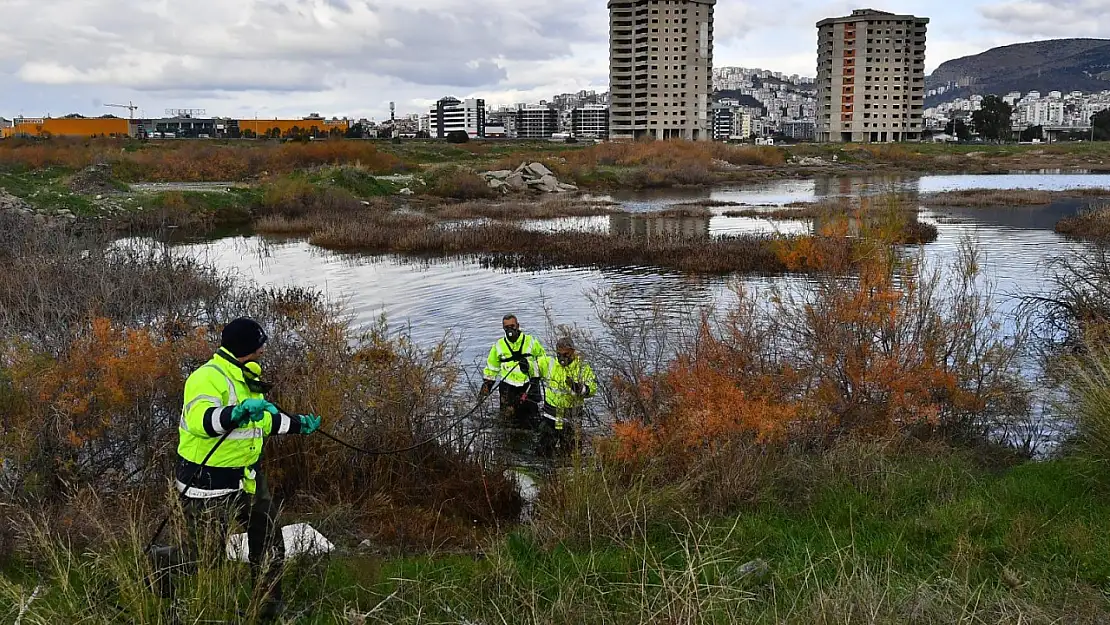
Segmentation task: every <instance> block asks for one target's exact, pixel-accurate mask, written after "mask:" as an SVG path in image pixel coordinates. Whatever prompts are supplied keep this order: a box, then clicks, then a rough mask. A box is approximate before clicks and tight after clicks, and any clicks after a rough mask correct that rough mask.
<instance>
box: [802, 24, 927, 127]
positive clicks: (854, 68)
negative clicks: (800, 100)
mask: <svg viewBox="0 0 1110 625" xmlns="http://www.w3.org/2000/svg"><path fill="white" fill-rule="evenodd" d="M928 24H929V20H928V18H923V17H915V16H913V15H895V14H893V13H887V12H884V11H876V10H873V9H858V10H855V11H853V12H852V14H851V15H849V16H847V17H838V18H830V19H826V20H822V21H820V22H818V23H817V29H818V63H817V102H818V114H817V140H818V141H825V142H881V143H885V142H889V141H916V140H919V139H920V138H921V133H922V131H923V130H924V121H923V117H924V110H923V109H924V104H925V35H926V29H927V27H928Z"/></svg>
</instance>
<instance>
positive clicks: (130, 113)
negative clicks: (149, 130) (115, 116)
mask: <svg viewBox="0 0 1110 625" xmlns="http://www.w3.org/2000/svg"><path fill="white" fill-rule="evenodd" d="M104 106H112V107H115V108H120V109H127V118H128V119H135V111H136V110H138V108H139V107H137V106H135V105H134V104H133V103H132V102H131V100H128V101H127V104H105V105H104Z"/></svg>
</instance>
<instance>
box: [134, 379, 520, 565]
mask: <svg viewBox="0 0 1110 625" xmlns="http://www.w3.org/2000/svg"><path fill="white" fill-rule="evenodd" d="M519 366H520V365H519V364H516V365H513V366H512V367H511V368H510V369H509V370H508V371H506V372H505V373H504V375H502V376H501V377H500V378H499V379H498V380H497V381H495V382H494V386H497V384H498V383H500V382H502V381H503V380H504V379H505V378H507V377H508V376H509V375H510V374H511V373H512V372H513V371H514V370H515V369H516V368H517V367H519ZM489 397H490V395H489V394H483V395H482V396H481V397H480V398H479V399H478V403H477V404H475V405H474V407H473V408H471V409H470V410H468V411H467V412H466V414H464V415H462V416H461V417H458V418H457V419H454V420H452V421H451V423H450V424H448V425H447V427H445V428H443V429H441V430H439V431H438V432H436V433H435V434H434V435H432V436H430V437H429V438H426V439H425V440H423V441H421V442H419V443H415V444H413V445H410V446H408V447H404V448H401V449H365V448H362V447H359V446H358V445H353V444H351V443H348V442H347V441H345V440H343V439H341V438H339V437H337V436H335V435H334V434H331V433H330V432H327V431H326V430H323V429H321V430H319V433H320V434H322V435H324V437H325V438H327V439H329V440H332V441H334V442H336V443H338V444H340V445H342V446H344V447H346V448H347V449H350V450H351V451H354V452H357V453H360V454H365V455H367V456H391V455H396V454H403V453H406V452H410V451H414V450H416V449H419V448H421V447H423V446H425V445H428V444H431V443H434V442H435V441H437V440H439V439H440V437H442V436H443V435H444V434H446V433H447V432H449V431H451V430H452V429H453V428H455V427H456V426H458V425H459V424H461V423H462V422H464V421H466V420H467V419H469V418H470V417H472V416H473V415H474V413H476V412H478V410H479V409H481V407H482V406H483V405H485V403H486V401H487V400H488V399H489ZM279 410H281V409H280V408H279ZM281 412H282V413H283V414H284V413H285V411H281ZM287 418H288V417H287ZM234 431H235V430H234V429H231V430H228V431H227V432H224V434H223V436H221V437H220V438H219V440H217V441H216V444H215V445H213V446H212V449H211V450H210V451H209V452H208V455H207V456H205V457H204V460H203V461H202V462H201V463H200V465H199V466H197V468H196V470H194V471H193V474H192V475H191V476H190V477H189V481H188V482H185V488H183V489H182V490H181V495H180V499H179V500H180V501H184V500H185V499H186V498H187V497H186V494H187V493H188V492H189V490H190V489H191V488H192V487H193V484H194V483H195V482H196V480H197V477H199V476H200V472H201V471H203V470H204V468H205V467H206V466H207V465H208V461H209V460H211V459H212V455H213V454H215V453H216V450H217V449H219V448H220V445H223V444H224V441H226V440H227V438H228V436H230V435H231V433H232V432H234ZM170 516H171V515H170V514H167V515H166V517H165V518H163V519H162V522H161V523H160V524H159V525H158V529H156V530H154V535H153V536H151V537H150V542H148V543H147V545H146V547H145V548H144V549H143V551H142V552H143V553H147V552H149V551H150V550H151V549H152V548H153V547H154V543H155V542H157V540H158V537H159V536H161V535H162V532H163V531H164V530H165V529H166V525H167V524H168V523H169V521H170Z"/></svg>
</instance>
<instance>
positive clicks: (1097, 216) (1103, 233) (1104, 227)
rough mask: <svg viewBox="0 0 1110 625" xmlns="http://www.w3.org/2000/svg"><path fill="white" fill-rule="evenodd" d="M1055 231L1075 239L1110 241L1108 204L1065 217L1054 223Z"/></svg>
mask: <svg viewBox="0 0 1110 625" xmlns="http://www.w3.org/2000/svg"><path fill="white" fill-rule="evenodd" d="M1056 232H1058V233H1060V234H1064V235H1067V236H1069V237H1073V238H1076V239H1087V240H1092V241H1099V242H1105V241H1110V205H1106V204H1104V205H1101V206H1097V207H1092V208H1089V209H1087V210H1084V211H1082V212H1081V213H1079V214H1078V215H1076V216H1074V217H1065V218H1063V219H1061V220H1060V221H1058V222H1057V223H1056Z"/></svg>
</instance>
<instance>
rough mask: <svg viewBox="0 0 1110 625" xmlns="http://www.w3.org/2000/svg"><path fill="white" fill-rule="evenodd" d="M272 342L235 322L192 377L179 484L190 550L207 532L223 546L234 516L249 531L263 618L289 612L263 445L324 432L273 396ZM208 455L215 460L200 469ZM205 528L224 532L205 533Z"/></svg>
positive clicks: (248, 322)
mask: <svg viewBox="0 0 1110 625" xmlns="http://www.w3.org/2000/svg"><path fill="white" fill-rule="evenodd" d="M266 340H267V336H266V332H265V331H264V330H263V329H262V326H260V325H258V323H257V322H255V321H254V320H252V319H246V318H240V319H236V320H234V321H232V322H231V323H229V324H227V326H226V327H224V329H223V334H222V337H221V341H220V349H219V351H217V352H216V355H215V356H213V357H212V359H211V360H209V361H208V362H207V363H206V364H205V365H204V366H202V367H201V368H199V369H197V370H196V371H194V372H193V374H192V375H190V376H189V379H188V380H187V381H186V382H185V405H184V408H183V410H182V412H181V423H180V429H179V437H180V441H179V444H178V448H177V453H178V462H177V489H178V491H179V492H182V493H183V495H184V497H185V506H184V507H185V517H186V522H187V523H188V527H189V533H190V534H191V536H192V540H191V541H190V543H191V544H190V545H189V551H191V552H193V553H194V555H195V554H196V553H197V550H198V549H199V541H200V540H201V539H202V537H204V538H208V539H212V538H215V539H216V540H217V544H218V545H220V546H221V551H222V546H223V544H224V543H225V542H226V540H227V535H228V533H229V532H230V530H231V522H232V520H235V521H237V522H238V523H239V524H240V525H242V526H244V527H245V528H246V531H247V545H248V549H249V560H250V566H251V578H252V581H253V582H254V583H255V584H258V583H259V582H262V583H264V584H265V588H264V589H263V593H264V594H263V596H264V597H265V599H264V603H263V607H262V616H263V617H265V618H275V617H276V616H277V615H278V614H280V613H281V611H282V601H281V568H282V567H281V564H282V559H283V557H284V546H283V540H282V538H281V534H280V532H279V531H278V529H277V508H276V507H275V506H274V502H273V499H272V498H271V497H270V492H269V489H268V488H267V485H266V478H265V477H264V476H263V475H262V473H261V472H260V470H259V466H258V465H259V462H260V460H261V457H262V446H263V443H264V441H265V438H266V437H267V436H273V435H276V434H311V433H313V432H315V431H316V430H317V429H319V427H320V418H319V417H316V416H313V415H300V416H296V417H291V416H288V415H285V414H282V413H281V412H280V411H278V409H277V408H276V407H275V406H274V405H273V404H271V403H270V402H268V401H266V399H265V397H264V393H266V392H267V391H269V390H270V388H269V387H270V385H269V384H267V383H265V382H263V381H262V378H261V375H262V367H261V366H260V365H259V364H258V359H259V357H260V356H261V355H262V350H263V346H265V344H266ZM229 431H230V432H231V433H230V434H228V435H227V437H226V439H224V440H223V442H222V443H219V447H218V448H216V450H215V451H214V452H212V449H213V447H215V446H216V445H217V443H218V442H219V441H220V439H221V437H223V436H224V434H226V433H227V432H229ZM209 452H212V455H211V457H210V458H208V462H207V463H205V464H204V466H201V465H202V463H204V460H205V458H206V457H208V454H209ZM186 487H188V490H186ZM205 531H215V532H217V533H218V535H217V536H215V537H213V536H211V535H209V536H204V532H205ZM264 566H266V567H268V568H267V569H266V570H265V571H264V570H263V567H264Z"/></svg>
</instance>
